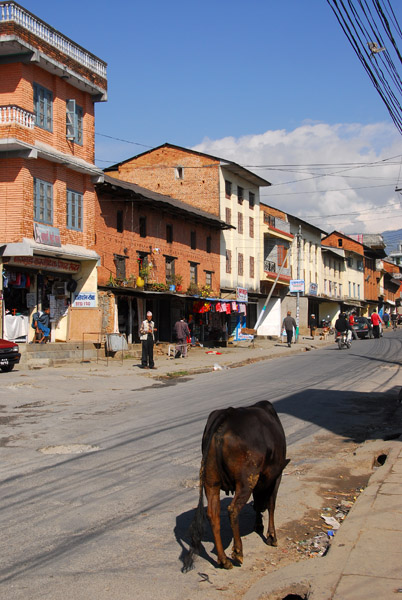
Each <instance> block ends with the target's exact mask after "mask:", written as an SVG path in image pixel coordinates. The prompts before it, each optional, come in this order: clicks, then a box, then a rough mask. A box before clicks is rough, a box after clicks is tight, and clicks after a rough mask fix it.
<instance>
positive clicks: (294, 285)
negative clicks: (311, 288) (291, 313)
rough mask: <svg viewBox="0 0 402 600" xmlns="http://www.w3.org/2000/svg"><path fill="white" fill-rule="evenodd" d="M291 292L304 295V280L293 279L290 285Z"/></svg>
mask: <svg viewBox="0 0 402 600" xmlns="http://www.w3.org/2000/svg"><path fill="white" fill-rule="evenodd" d="M289 292H290V293H293V292H300V293H301V294H304V279H291V280H290V283H289Z"/></svg>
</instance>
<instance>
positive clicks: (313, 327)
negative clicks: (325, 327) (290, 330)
mask: <svg viewBox="0 0 402 600" xmlns="http://www.w3.org/2000/svg"><path fill="white" fill-rule="evenodd" d="M308 326H309V327H310V334H311V337H312V339H314V335H315V330H316V329H317V319H316V318H315V314H313V313H312V314H311V315H310V319H309V324H308Z"/></svg>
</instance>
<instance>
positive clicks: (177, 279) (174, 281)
mask: <svg viewBox="0 0 402 600" xmlns="http://www.w3.org/2000/svg"><path fill="white" fill-rule="evenodd" d="M166 283H169V285H174V286H175V288H176V292H181V291H182V289H183V285H182V284H183V276H182V275H179V274H177V275H176V274H174V275H171V276H170V277H169V280H168V281H167V282H166Z"/></svg>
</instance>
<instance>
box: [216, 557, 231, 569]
mask: <svg viewBox="0 0 402 600" xmlns="http://www.w3.org/2000/svg"><path fill="white" fill-rule="evenodd" d="M219 566H220V567H221V569H233V563H232V562H231V561H230V560H229V559H228V558H225V559H224V560H221V561H220V562H219Z"/></svg>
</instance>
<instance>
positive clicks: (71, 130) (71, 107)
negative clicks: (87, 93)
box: [66, 100, 76, 141]
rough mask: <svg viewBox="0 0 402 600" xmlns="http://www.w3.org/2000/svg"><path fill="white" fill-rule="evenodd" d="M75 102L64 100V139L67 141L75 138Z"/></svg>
mask: <svg viewBox="0 0 402 600" xmlns="http://www.w3.org/2000/svg"><path fill="white" fill-rule="evenodd" d="M75 108H76V107H75V100H66V137H67V139H68V140H72V141H73V140H75V138H76V117H75Z"/></svg>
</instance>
